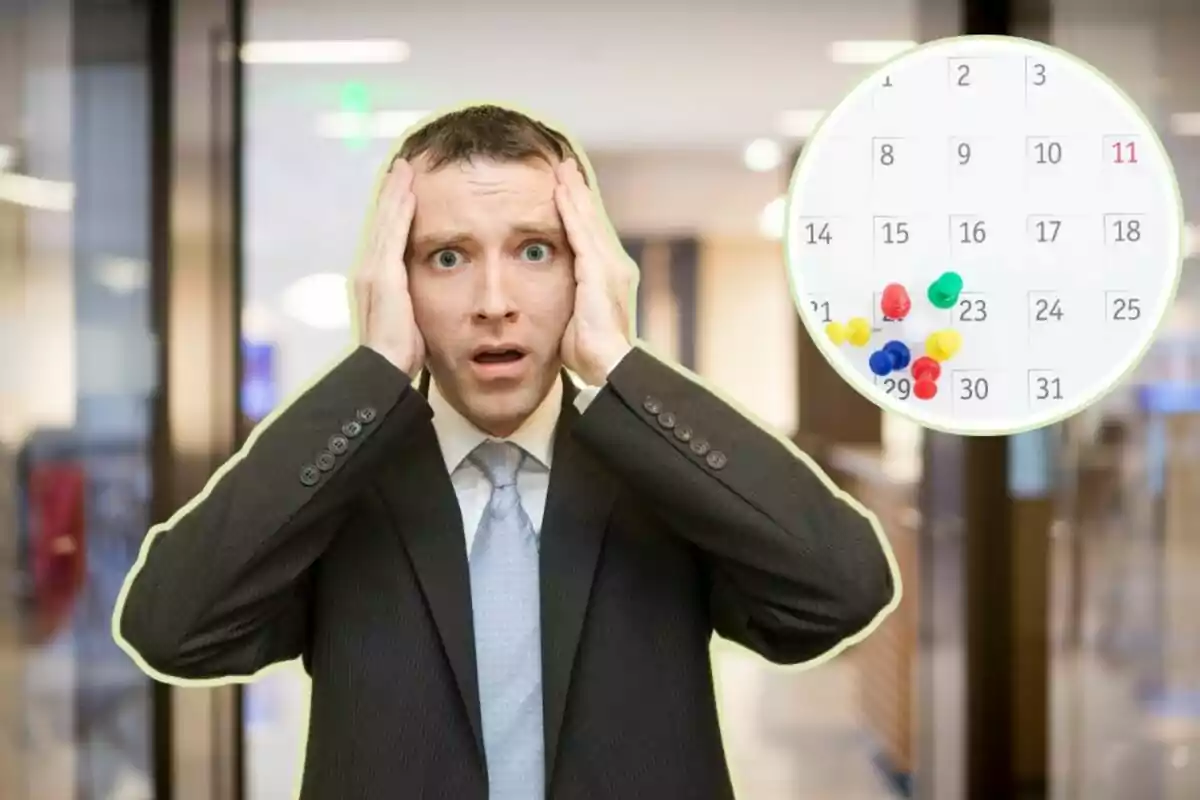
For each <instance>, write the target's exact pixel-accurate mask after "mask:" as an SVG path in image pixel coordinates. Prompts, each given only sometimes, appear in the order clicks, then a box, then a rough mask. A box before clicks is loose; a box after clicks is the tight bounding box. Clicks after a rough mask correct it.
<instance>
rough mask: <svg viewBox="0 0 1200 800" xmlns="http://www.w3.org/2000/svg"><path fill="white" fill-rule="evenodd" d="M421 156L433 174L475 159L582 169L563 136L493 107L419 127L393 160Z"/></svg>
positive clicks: (465, 111) (458, 113) (452, 114)
mask: <svg viewBox="0 0 1200 800" xmlns="http://www.w3.org/2000/svg"><path fill="white" fill-rule="evenodd" d="M420 156H424V157H425V159H426V160H427V161H428V163H429V167H430V169H433V170H436V169H439V168H441V167H443V166H445V165H447V164H455V163H460V162H467V161H472V160H474V159H485V160H491V161H498V162H501V163H504V162H514V161H527V160H529V159H534V158H538V159H542V160H543V161H547V162H550V163H555V162H558V161H565V160H566V159H569V158H571V159H575V161H576V162H578V163H579V168H580V170H583V163H582V162H581V161H580V159H579V156H578V155H577V154H576V153H575V149H574V148H573V147H571V143H570V142H568V141H567V137H565V136H563V135H562V134H561V133H559V132H558V131H556V130H554V129H553V128H551V127H549V126H548V125H543V124H542V123H540V122H538V121H537V120H535V119H533V118H532V117H529V116H526V115H525V114H522V113H521V112H519V111H513V110H512V109H508V108H501V107H500V106H494V105H477V106H469V107H467V108H462V109H459V110H458V111H452V112H450V113H449V114H446V115H444V116H441V117H438V118H437V119H435V120H433V121H432V122H429V123H427V124H425V125H423V126H422V127H421V128H419V129H417V130H416V131H414V132H413V133H412V134H411V135H410V136H408V138H406V139H405V140H404V144H403V145H401V146H400V151H399V152H398V153H396V156H395V158H397V159H400V158H403V159H405V160H407V161H410V162H411V161H412V160H413V159H415V158H418V157H420ZM585 178H586V173H585Z"/></svg>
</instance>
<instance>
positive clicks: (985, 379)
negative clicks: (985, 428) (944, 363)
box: [947, 369, 1006, 417]
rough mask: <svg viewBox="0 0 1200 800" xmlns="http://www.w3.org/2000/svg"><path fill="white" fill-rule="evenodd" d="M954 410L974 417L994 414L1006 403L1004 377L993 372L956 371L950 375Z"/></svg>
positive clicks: (975, 370) (976, 370) (982, 370)
mask: <svg viewBox="0 0 1200 800" xmlns="http://www.w3.org/2000/svg"><path fill="white" fill-rule="evenodd" d="M949 383H950V385H949V386H948V387H947V389H948V390H949V391H951V392H953V395H952V396H953V401H954V410H955V412H957V413H963V414H965V415H969V416H972V417H978V416H983V415H986V414H988V413H994V412H992V409H994V408H995V407H996V406H997V405H998V404H999V405H1003V404H1004V403H1005V400H1006V398H1005V386H1004V381H1003V377H1002V376H1001V375H1000V374H997V373H996V372H994V371H992V370H986V369H956V370H953V371H951V373H950V381H949Z"/></svg>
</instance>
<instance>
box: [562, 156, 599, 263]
mask: <svg viewBox="0 0 1200 800" xmlns="http://www.w3.org/2000/svg"><path fill="white" fill-rule="evenodd" d="M558 179H559V186H560V187H562V188H563V189H564V191H565V194H566V202H567V203H568V204H569V205H570V207H571V208H572V209H573V210H574V212H575V217H576V227H577V229H578V231H579V236H578V245H579V247H580V248H584V249H585V250H590V251H592V252H593V253H595V254H596V255H597V256H598V257H599V256H601V255H602V254H603V253H604V242H603V241H602V239H601V238H600V236H598V235H597V234H598V226H597V225H596V216H595V210H594V207H593V206H592V204H591V202H590V200H589V198H588V189H587V186H585V185H583V184H582V182H581V181H580V180H579V171H578V167H577V166H576V165H575V162H574V161H571V160H568V161H565V162H563V163H562V164H560V165H559V170H558ZM581 189H582V191H581Z"/></svg>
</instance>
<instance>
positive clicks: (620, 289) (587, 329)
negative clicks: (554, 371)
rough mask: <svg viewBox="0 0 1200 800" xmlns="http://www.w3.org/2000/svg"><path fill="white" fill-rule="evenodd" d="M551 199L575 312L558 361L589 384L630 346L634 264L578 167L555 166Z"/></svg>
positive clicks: (602, 377)
mask: <svg viewBox="0 0 1200 800" xmlns="http://www.w3.org/2000/svg"><path fill="white" fill-rule="evenodd" d="M557 173H558V186H557V188H556V189H555V190H554V200H555V202H556V204H557V205H558V213H559V215H560V216H561V217H562V221H563V227H564V228H565V229H566V232H567V239H568V241H569V243H570V245H571V249H572V250H573V251H574V252H575V287H576V288H575V312H574V314H573V315H572V317H571V321H570V322H569V323H568V324H567V329H566V332H565V333H564V334H563V340H562V359H563V363H564V364H565V365H566V367H567V369H569V370H571V371H572V372H574V373H575V374H577V375H579V377H581V378H583V380H584V381H586V382H587V383H588V385H590V386H602V385H603V384H604V382H605V381H606V380H607V378H608V373H609V372H610V371H611V370H612V369H613V368H614V367H615V366H616V365H617V364H619V363H620V362H621V359H623V358H624V357H625V355H626V354H627V353H628V352H629V351H630V349H632V344H631V338H632V337H631V332H630V325H631V323H630V313H629V311H630V305H631V303H632V301H633V291H634V288H635V287H636V286H637V267H636V266H635V265H634V263H633V260H632V259H630V258H629V256H628V255H627V254H626V253H625V251H624V249H623V248H622V247H621V245H620V243H619V242H618V241H617V240H616V238H615V237H614V236H613V235H612V233H611V231H610V230H609V229H608V226H607V224H606V223H605V222H604V220H603V219H602V215H601V212H600V208H599V204H598V202H597V201H596V200H595V198H594V197H593V195H592V190H591V189H590V188H589V187H588V185H587V183H586V182H585V181H584V179H583V173H582V172H581V170H580V167H579V165H578V164H577V163H576V162H575V161H573V160H568V161H565V162H563V163H562V164H559V165H558V168H557Z"/></svg>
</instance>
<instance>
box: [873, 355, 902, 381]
mask: <svg viewBox="0 0 1200 800" xmlns="http://www.w3.org/2000/svg"><path fill="white" fill-rule="evenodd" d="M867 366H869V367H870V368H871V372H874V373H875V374H876V375H878V376H879V377H881V378H882V377H884V376H886V375H888V374H889V373H891V371H892V370H893V369H895V368H896V367H895V362H894V361H893V360H892V354H891V353H889V352H888V351H887V350H876V351H875V352H874V353H871V357H870V358H869V359H867Z"/></svg>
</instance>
